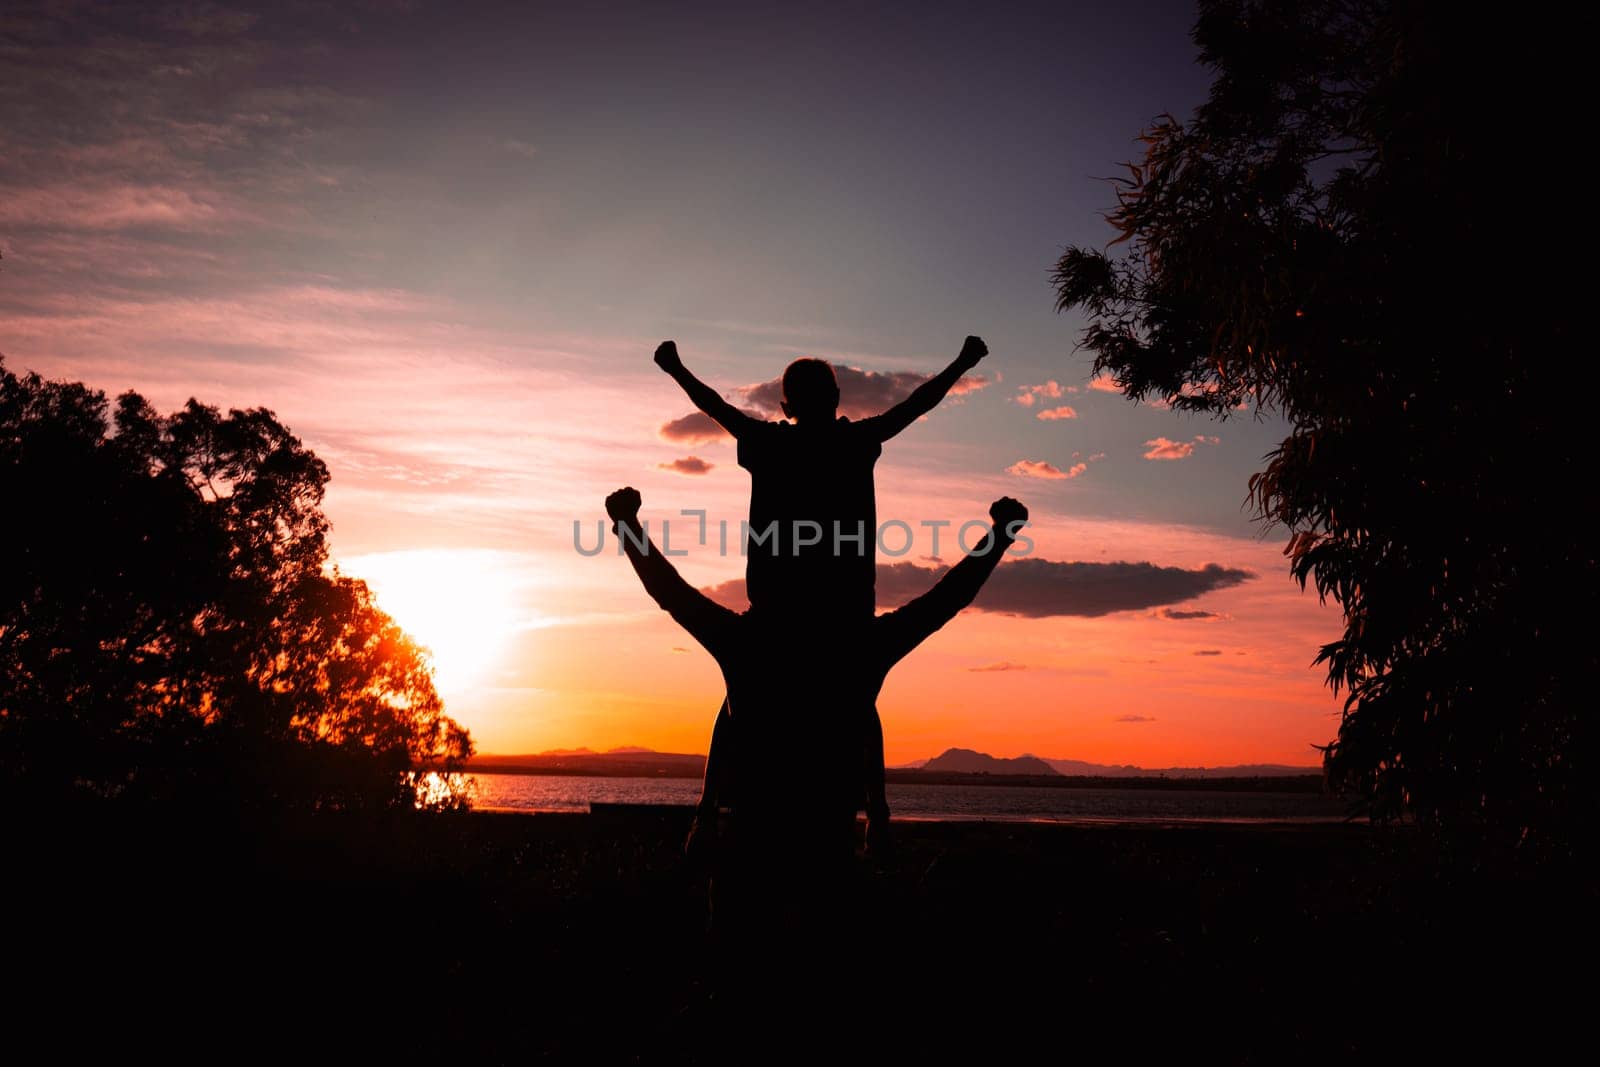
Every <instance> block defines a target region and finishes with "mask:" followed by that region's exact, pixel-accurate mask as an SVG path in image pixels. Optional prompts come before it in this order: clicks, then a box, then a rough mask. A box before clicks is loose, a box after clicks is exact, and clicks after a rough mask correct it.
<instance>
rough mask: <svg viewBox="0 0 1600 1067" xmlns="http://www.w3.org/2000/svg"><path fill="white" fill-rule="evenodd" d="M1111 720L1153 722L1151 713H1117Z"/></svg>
mask: <svg viewBox="0 0 1600 1067" xmlns="http://www.w3.org/2000/svg"><path fill="white" fill-rule="evenodd" d="M1111 721H1112V722H1155V721H1156V720H1155V716H1153V715H1118V716H1117V717H1116V718H1115V719H1113V720H1111Z"/></svg>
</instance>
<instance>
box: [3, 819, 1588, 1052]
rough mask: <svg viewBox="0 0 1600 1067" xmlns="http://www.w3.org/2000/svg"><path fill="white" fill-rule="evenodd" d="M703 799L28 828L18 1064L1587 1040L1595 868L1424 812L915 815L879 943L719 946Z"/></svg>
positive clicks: (7, 1019) (11, 979)
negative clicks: (1496, 850) (1016, 820)
mask: <svg viewBox="0 0 1600 1067" xmlns="http://www.w3.org/2000/svg"><path fill="white" fill-rule="evenodd" d="M682 820H683V817H682V815H681V814H680V813H669V814H666V815H660V816H642V815H637V814H635V815H617V816H609V817H602V816H556V815H538V816H527V815H489V814H473V815H465V816H451V817H437V818H396V819H391V820H371V819H358V818H344V817H328V816H322V817H312V818H303V819H299V820H296V821H293V822H276V823H272V824H257V825H250V826H245V825H240V824H238V823H236V822H231V821H228V820H218V821H213V822H210V823H203V824H202V823H188V824H185V825H174V824H172V823H171V822H167V823H163V824H161V825H159V826H157V825H154V824H152V823H151V822H150V821H149V820H148V819H134V818H131V817H126V816H119V817H116V818H106V817H104V816H103V815H96V816H95V817H93V818H89V819H84V818H75V819H59V818H58V819H55V820H53V821H50V822H46V821H44V820H38V819H35V820H29V821H28V822H27V823H26V825H15V824H13V825H12V826H11V829H10V833H9V836H10V845H9V847H8V856H9V858H10V860H11V862H10V863H9V864H8V869H7V871H6V873H5V881H6V887H5V896H4V898H3V903H4V907H5V915H6V923H7V932H6V938H7V941H6V946H5V948H6V951H5V953H4V956H3V959H4V963H5V967H6V981H5V987H6V988H7V990H8V991H7V992H6V993H5V999H4V1009H3V1010H4V1020H3V1021H4V1024H5V1032H6V1034H7V1046H6V1047H7V1048H8V1049H9V1050H10V1052H11V1053H12V1054H16V1055H18V1056H19V1057H20V1058H16V1059H12V1058H11V1056H8V1057H7V1059H8V1060H11V1062H18V1063H21V1062H42V1061H49V1062H58V1061H67V1062H81V1061H85V1060H98V1059H104V1058H106V1057H116V1058H118V1059H127V1058H133V1057H143V1056H147V1055H152V1054H153V1055H155V1056H157V1057H159V1058H160V1059H161V1060H162V1061H174V1060H181V1061H192V1060H204V1061H207V1062H241V1061H243V1062H262V1061H266V1060H272V1061H289V1062H326V1061H341V1062H362V1063H364V1062H372V1061H375V1060H378V1059H385V1060H389V1061H391V1062H394V1061H396V1060H398V1061H399V1062H416V1061H419V1060H424V1059H439V1058H446V1057H447V1058H448V1060H450V1061H455V1062H476V1061H492V1062H506V1063H512V1062H528V1061H537V1060H553V1061H577V1062H589V1063H609V1062H683V1061H686V1060H699V1061H710V1060H714V1059H718V1058H724V1059H728V1060H731V1061H734V1062H741V1063H764V1062H773V1061H776V1062H815V1061H816V1060H817V1058H818V1057H826V1059H827V1061H829V1062H832V1061H835V1060H836V1061H839V1062H852V1061H854V1060H856V1059H857V1053H856V1049H857V1039H855V1038H851V1037H850V1036H848V1035H849V1034H850V1033H851V1032H852V1031H855V1032H857V1033H859V1034H861V1035H862V1040H866V1041H868V1042H869V1043H872V1044H874V1046H875V1047H874V1048H873V1049H871V1050H870V1051H872V1052H874V1053H876V1054H878V1055H880V1056H884V1057H886V1058H887V1059H888V1060H889V1061H890V1062H906V1061H913V1060H918V1059H927V1060H940V1061H954V1060H961V1061H964V1062H975V1063H985V1064H987V1063H1011V1062H1027V1061H1034V1060H1043V1059H1046V1058H1048V1060H1049V1061H1050V1062H1063V1063H1066V1062H1074V1061H1079V1060H1083V1059H1085V1058H1088V1059H1090V1060H1092V1061H1093V1062H1108V1059H1109V1061H1113V1062H1119V1063H1120V1062H1134V1063H1138V1062H1149V1061H1151V1060H1155V1059H1169V1058H1171V1057H1172V1056H1175V1055H1176V1056H1181V1057H1183V1058H1185V1059H1189V1058H1198V1059H1199V1060H1200V1061H1201V1062H1210V1061H1213V1060H1220V1061H1221V1062H1240V1061H1254V1062H1272V1063H1278V1062H1289V1061H1292V1060H1296V1059H1301V1060H1305V1059H1309V1060H1334V1059H1346V1058H1348V1057H1350V1056H1352V1055H1358V1054H1359V1055H1361V1056H1362V1057H1363V1058H1364V1059H1369V1060H1375V1061H1379V1062H1393V1061H1397V1060H1400V1061H1404V1060H1409V1059H1415V1058H1418V1057H1421V1056H1427V1057H1428V1059H1429V1061H1430V1062H1431V1061H1432V1060H1434V1059H1436V1058H1438V1057H1439V1056H1442V1055H1458V1054H1465V1055H1472V1056H1473V1057H1474V1059H1478V1058H1481V1057H1484V1056H1489V1055H1495V1054H1497V1052H1498V1051H1499V1050H1503V1053H1500V1054H1504V1055H1506V1056H1515V1057H1516V1059H1517V1060H1518V1061H1521V1060H1524V1059H1531V1060H1533V1061H1534V1062H1537V1061H1539V1060H1543V1059H1546V1058H1548V1054H1549V1053H1551V1052H1552V1050H1554V1049H1555V1048H1557V1047H1559V1043H1561V1042H1563V1041H1571V1040H1576V1041H1577V1042H1578V1044H1577V1045H1575V1046H1573V1047H1574V1050H1576V1049H1581V1048H1583V1047H1587V1045H1588V1044H1589V1041H1588V1040H1587V1039H1586V1038H1584V1037H1582V1036H1581V1035H1582V1032H1583V1030H1584V1027H1585V1026H1586V1024H1587V1022H1588V1018H1587V1013H1588V1012H1589V1010H1590V1005H1591V1004H1592V1003H1593V995H1592V991H1593V989H1594V982H1593V979H1592V978H1591V977H1590V972H1591V969H1592V967H1593V964H1594V956H1593V954H1592V952H1591V951H1590V950H1591V948H1592V945H1593V937H1592V935H1593V930H1594V923H1593V917H1592V912H1591V911H1590V905H1591V904H1592V903H1593V900H1594V893H1593V889H1592V885H1586V884H1584V883H1583V882H1582V881H1581V880H1580V879H1577V878H1574V877H1572V876H1564V877H1560V878H1553V877H1542V878H1529V879H1514V878H1509V877H1503V876H1502V877H1494V878H1480V877H1473V876H1470V875H1465V874H1460V873H1457V874H1452V875H1450V876H1443V875H1440V874H1438V873H1437V870H1436V867H1435V865H1434V863H1433V861H1431V860H1426V859H1424V858H1423V856H1422V855H1421V848H1420V846H1419V843H1418V841H1417V839H1416V837H1415V836H1414V835H1411V834H1408V833H1405V832H1398V833H1395V832H1375V831H1373V830H1371V829H1369V828H1366V827H1356V826H1343V827H1321V828H1282V829H1271V828H1255V827H1252V828H1245V827H1228V826H1210V827H1193V826H1189V827H1173V828H1164V827H1151V826H1095V827H1071V826H1049V825H1004V824H932V823H929V824H903V825H902V826H901V827H900V834H899V839H898V841H899V848H898V851H897V854H896V856H895V858H894V860H893V861H892V862H890V863H887V864H883V865H879V866H877V867H871V866H866V865H863V866H862V868H861V869H860V871H859V872H858V874H859V879H858V882H857V884H856V888H855V897H854V898H853V903H852V908H853V910H854V912H855V914H856V915H857V916H858V917H859V918H861V919H863V920H864V924H865V926H866V928H867V931H868V932H867V933H866V934H864V935H862V936H860V937H858V938H856V939H853V940H851V941H849V942H846V943H845V944H842V945H833V944H830V945H827V946H826V948H825V950H824V951H822V952H820V953H817V952H811V953H802V954H801V955H803V956H804V960H803V962H800V963H793V961H794V960H796V959H799V958H800V956H797V955H796V953H795V945H796V941H795V939H790V940H788V941H784V942H782V944H781V946H780V947H777V948H774V947H771V946H769V945H768V944H766V943H760V944H751V943H749V941H748V939H747V940H746V941H745V943H742V944H739V945H734V946H729V945H726V944H722V943H721V942H719V940H718V938H717V937H716V936H715V935H714V934H708V933H707V931H706V928H705V926H706V924H705V916H706V897H705V886H704V880H703V878H701V877H698V876H697V875H696V874H695V872H694V871H693V870H692V869H690V868H689V867H688V866H687V865H686V864H685V862H684V861H683V860H682V859H681V856H680V852H679V843H680V841H681V837H682V829H683V827H682V825H681V824H682ZM14 822H15V820H13V823H14ZM819 957H820V958H819ZM791 964H792V965H791ZM801 1000H803V1001H804V1003H803V1005H801V1006H798V1007H796V1006H795V1005H796V1004H798V1003H799V1002H800V1001H801ZM752 1020H755V1021H753V1022H752ZM746 1024H748V1025H746ZM730 1035H736V1036H730ZM1574 1035H1579V1036H1577V1037H1574Z"/></svg>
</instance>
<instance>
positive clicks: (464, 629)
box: [341, 549, 526, 694]
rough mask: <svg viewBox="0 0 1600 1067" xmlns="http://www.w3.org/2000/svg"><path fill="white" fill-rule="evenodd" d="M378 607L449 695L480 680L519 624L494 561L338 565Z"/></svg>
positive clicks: (463, 556)
mask: <svg viewBox="0 0 1600 1067" xmlns="http://www.w3.org/2000/svg"><path fill="white" fill-rule="evenodd" d="M341 569H342V570H343V571H344V572H345V573H347V574H349V575H351V576H353V577H356V578H361V579H364V580H365V581H366V582H367V584H368V585H370V586H371V587H372V590H373V592H374V593H376V594H377V597H378V606H379V607H380V608H382V609H383V610H384V611H385V612H387V613H388V614H389V615H390V616H392V617H393V618H394V620H395V621H396V622H398V623H399V624H400V626H401V627H402V628H403V629H404V630H405V631H406V632H407V633H408V634H410V635H411V636H412V637H413V638H414V639H415V640H416V641H417V642H418V643H419V644H421V645H424V646H425V647H427V649H428V650H429V651H430V652H432V653H433V664H434V680H435V684H436V685H437V686H438V687H439V691H440V692H441V693H447V694H448V693H454V692H459V691H460V690H462V689H466V688H469V687H471V686H473V685H476V684H479V683H482V682H485V681H486V680H488V679H489V678H490V677H491V676H492V675H493V673H494V672H495V670H496V669H497V668H503V667H504V664H503V662H502V657H503V656H504V654H505V651H506V647H507V645H508V643H509V641H510V638H511V637H512V635H513V634H514V633H515V632H516V631H517V630H519V629H521V628H522V627H523V626H524V624H525V622H526V620H525V619H524V618H523V616H522V613H521V612H519V611H518V608H517V604H516V601H515V583H514V582H513V581H512V580H511V568H510V567H508V565H507V563H506V561H505V560H504V559H503V558H501V556H500V554H498V553H495V552H482V551H471V550H461V549H420V550H416V551H407V552H381V553H375V554H372V555H366V556H356V557H352V558H350V559H347V560H345V561H343V564H342V566H341Z"/></svg>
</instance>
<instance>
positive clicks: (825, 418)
mask: <svg viewBox="0 0 1600 1067" xmlns="http://www.w3.org/2000/svg"><path fill="white" fill-rule="evenodd" d="M783 413H784V414H785V415H787V416H789V417H790V418H791V419H793V420H794V421H795V422H832V421H833V419H834V416H836V415H837V414H838V413H839V382H838V381H837V379H835V378H834V376H833V368H832V367H831V366H829V365H828V361H827V360H825V359H797V360H795V361H794V362H793V363H791V364H789V366H788V368H787V369H786V370H785V371H784V372H783Z"/></svg>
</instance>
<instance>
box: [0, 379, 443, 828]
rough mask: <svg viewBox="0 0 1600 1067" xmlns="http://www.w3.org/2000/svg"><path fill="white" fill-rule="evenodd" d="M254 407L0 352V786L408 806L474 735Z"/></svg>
mask: <svg viewBox="0 0 1600 1067" xmlns="http://www.w3.org/2000/svg"><path fill="white" fill-rule="evenodd" d="M327 481H328V472H327V469H326V467H324V466H323V464H322V461H321V460H319V459H318V458H317V457H316V456H315V455H313V454H312V453H311V452H310V451H308V450H307V449H306V448H304V447H303V446H302V445H301V443H300V441H299V440H297V439H296V438H295V437H294V436H293V435H292V434H290V432H289V431H288V430H287V429H286V428H285V427H284V426H283V425H282V424H281V423H279V422H278V421H277V419H276V418H274V417H273V415H272V413H271V412H270V411H267V410H264V409H261V408H255V409H251V410H247V411H237V410H235V411H230V412H228V413H227V414H226V415H223V414H222V413H221V412H219V411H218V410H217V409H216V408H214V407H206V406H204V405H201V404H199V403H196V402H195V401H193V400H191V401H190V402H189V403H188V405H187V406H186V407H185V408H184V409H183V410H181V411H178V412H176V413H174V414H172V415H169V416H162V415H159V414H157V413H156V411H155V410H154V409H153V408H152V407H151V406H150V404H149V403H148V402H147V401H146V400H145V399H144V398H143V397H141V396H139V395H138V394H136V393H126V394H124V395H122V396H121V397H119V398H117V400H116V403H115V405H114V407H113V406H112V405H111V404H110V403H108V401H107V399H106V397H105V395H104V394H103V393H99V392H95V391H93V390H91V389H89V388H88V387H86V386H84V385H83V384H81V383H75V382H54V381H46V380H43V379H42V378H40V377H39V376H38V375H36V374H30V375H26V376H18V375H15V374H12V373H10V372H9V371H7V370H6V368H5V367H4V365H3V364H0V502H3V507H4V510H5V521H4V523H3V524H0V783H3V784H0V788H6V789H11V790H13V791H15V793H16V795H17V796H21V797H29V798H35V799H40V798H43V799H48V798H59V797H62V796H70V795H74V794H78V795H83V794H90V795H98V796H105V797H123V798H139V799H144V800H151V801H173V802H184V801H189V800H199V801H203V802H206V803H210V804H217V803H224V802H234V803H239V804H243V805H246V806H257V807H281V806H303V807H319V808H320V807H335V808H355V807H360V808H373V807H395V806H401V807H408V806H410V805H412V804H413V803H414V802H415V801H417V800H418V798H419V797H421V798H424V799H425V800H426V802H428V803H434V804H441V805H452V804H456V803H459V802H460V800H461V798H460V797H459V796H458V795H456V794H455V793H453V792H452V791H450V790H445V791H444V792H443V793H442V794H441V793H440V792H438V791H437V790H423V789H422V786H423V785H424V784H427V783H435V784H436V783H437V781H438V778H437V777H434V778H431V779H428V778H427V777H426V776H428V775H430V774H433V775H451V774H452V773H453V772H454V770H455V769H456V767H457V766H458V765H459V764H460V762H461V761H462V760H464V759H465V757H466V756H468V755H469V754H470V752H471V742H470V739H469V738H468V736H467V733H466V731H465V730H463V729H462V728H461V727H460V726H459V725H457V724H456V723H455V722H453V721H452V720H451V719H449V718H448V717H446V715H445V714H444V709H443V705H442V702H441V701H440V699H439V695H438V693H437V692H436V691H435V689H434V685H433V679H432V671H431V667H430V665H429V661H428V659H427V656H426V653H425V652H424V651H423V650H421V649H419V648H418V647H417V646H416V645H415V644H414V643H413V642H412V641H411V640H410V639H409V638H408V637H407V636H406V635H405V634H404V633H403V632H402V631H401V630H400V628H399V627H398V626H397V625H396V624H395V623H394V621H393V620H391V619H390V618H389V617H388V616H387V615H385V614H384V613H383V612H382V611H381V610H379V609H378V607H377V605H376V604H375V603H374V601H373V596H372V593H371V592H370V591H369V590H368V588H367V587H366V585H365V584H364V583H362V582H360V581H356V580H353V579H350V578H347V577H343V576H341V575H339V574H338V573H337V572H336V571H333V570H330V568H329V567H328V549H327V532H328V520H327V518H326V517H325V516H324V514H323V512H322V508H321V505H322V498H323V490H324V486H325V485H326V483H327Z"/></svg>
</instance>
